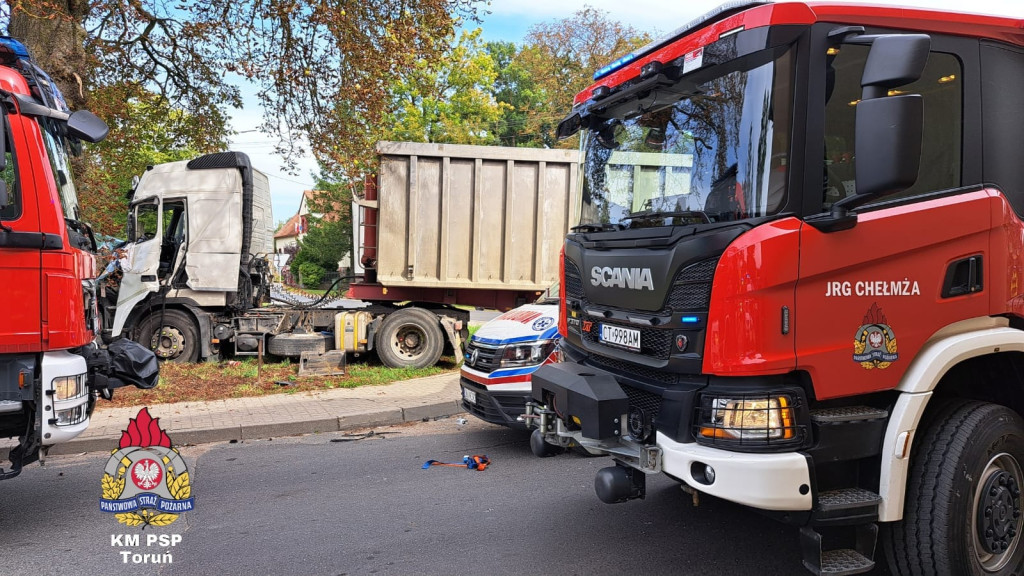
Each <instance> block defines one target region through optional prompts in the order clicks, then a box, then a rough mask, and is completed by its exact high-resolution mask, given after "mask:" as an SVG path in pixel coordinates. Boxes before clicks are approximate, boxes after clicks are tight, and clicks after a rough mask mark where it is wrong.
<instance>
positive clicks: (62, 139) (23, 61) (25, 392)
mask: <svg viewBox="0 0 1024 576" xmlns="http://www.w3.org/2000/svg"><path fill="white" fill-rule="evenodd" d="M0 104H2V105H0V175H2V179H0V437H4V438H18V443H17V445H16V446H15V447H14V448H13V449H12V450H11V452H10V456H9V457H10V461H11V466H10V468H8V469H7V470H6V471H3V470H0V480H2V479H6V478H11V477H13V476H16V475H18V473H19V472H20V471H21V468H22V466H23V465H24V464H27V463H30V462H33V461H35V460H38V459H39V458H40V456H41V455H45V453H46V450H47V449H48V448H49V447H50V446H53V445H55V444H59V443H61V442H66V441H68V440H70V439H72V438H74V437H75V436H77V435H78V434H80V433H81V432H83V431H84V430H85V429H86V428H87V427H88V425H89V417H90V415H91V413H92V409H93V406H94V404H95V402H96V400H97V398H98V397H99V396H101V395H102V396H104V397H107V398H109V397H110V394H111V392H112V390H113V389H114V388H117V387H119V386H123V385H125V384H133V385H136V386H139V387H142V388H149V387H152V386H154V385H155V384H156V380H157V364H156V357H155V356H154V355H153V353H152V352H150V351H149V350H148V349H146V348H143V347H142V346H139V345H138V344H135V343H134V342H130V341H128V340H119V341H116V342H113V343H111V344H110V345H109V346H100V345H99V344H98V343H97V341H96V336H97V335H99V334H100V324H99V322H100V315H99V311H98V308H97V298H96V296H97V288H96V282H95V278H96V260H95V253H96V240H95V237H94V235H93V233H92V230H91V229H90V228H89V226H88V225H86V224H85V223H83V222H82V221H81V220H80V216H79V206H78V199H77V197H76V194H75V186H74V181H73V178H72V174H71V163H70V154H71V153H73V152H74V151H76V150H80V149H81V142H82V141H85V142H99V141H100V140H102V139H103V138H104V137H105V136H106V135H107V126H106V124H104V123H103V121H102V120H100V119H99V118H98V117H96V116H95V115H93V114H92V113H90V112H88V111H84V110H81V111H76V112H70V111H69V110H68V107H67V105H66V103H65V100H64V98H63V96H62V95H61V93H60V91H59V90H58V89H57V86H56V85H55V84H54V83H53V82H52V81H51V79H50V78H49V77H48V76H47V75H46V73H45V72H44V71H43V70H41V69H40V68H39V67H37V66H36V65H35V64H34V63H33V62H32V60H31V58H30V56H29V53H28V50H27V49H26V48H25V46H24V45H23V44H21V43H20V42H18V41H17V40H14V39H12V38H7V37H0Z"/></svg>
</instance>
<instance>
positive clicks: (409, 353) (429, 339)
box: [376, 308, 444, 368]
mask: <svg viewBox="0 0 1024 576" xmlns="http://www.w3.org/2000/svg"><path fill="white" fill-rule="evenodd" d="M443 349H444V333H443V332H442V331H441V326H440V325H439V324H438V319H437V316H435V315H434V314H433V313H431V312H428V311H426V310H423V309H421V308H404V309H402V310H399V311H397V312H392V313H391V314H388V315H387V317H386V318H384V322H382V323H381V328H380V332H378V333H377V342H376V350H377V356H379V357H380V361H381V362H383V363H384V364H385V365H386V366H390V367H391V368H424V367H426V366H433V365H434V364H435V363H436V362H437V360H438V358H440V357H441V350H443Z"/></svg>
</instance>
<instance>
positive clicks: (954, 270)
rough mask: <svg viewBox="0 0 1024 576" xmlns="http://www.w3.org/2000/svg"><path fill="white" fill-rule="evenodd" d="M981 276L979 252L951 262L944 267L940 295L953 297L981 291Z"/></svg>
mask: <svg viewBox="0 0 1024 576" xmlns="http://www.w3.org/2000/svg"><path fill="white" fill-rule="evenodd" d="M983 276H984V275H983V273H982V266H981V254H978V255H975V256H969V257H967V258H963V259H961V260H957V261H956V262H953V263H952V264H950V265H949V268H947V269H946V280H945V282H943V283H942V297H943V298H953V297H956V296H963V295H964V294H974V293H975V292H981V290H982V289H983V288H984V286H983V282H982V278H983Z"/></svg>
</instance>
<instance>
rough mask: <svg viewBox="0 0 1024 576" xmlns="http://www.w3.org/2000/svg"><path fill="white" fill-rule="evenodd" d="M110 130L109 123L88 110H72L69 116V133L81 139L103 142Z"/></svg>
mask: <svg viewBox="0 0 1024 576" xmlns="http://www.w3.org/2000/svg"><path fill="white" fill-rule="evenodd" d="M109 132H110V128H108V127H107V123H106V122H104V121H103V120H101V119H100V117H99V116H97V115H95V114H93V113H92V112H89V111H88V110H78V111H76V112H72V114H71V116H69V117H68V133H69V134H70V135H71V136H73V137H75V138H78V139H80V140H85V141H86V142H91V143H93V144H95V143H97V142H102V141H103V139H104V138H106V137H107V133H109Z"/></svg>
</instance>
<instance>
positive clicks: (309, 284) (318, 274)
mask: <svg viewBox="0 0 1024 576" xmlns="http://www.w3.org/2000/svg"><path fill="white" fill-rule="evenodd" d="M298 270H299V278H300V279H301V280H302V286H303V287H304V288H319V287H320V283H321V282H323V280H324V273H325V272H326V271H325V270H324V269H323V268H322V267H320V266H319V265H317V264H314V263H313V262H303V263H301V264H299V265H298Z"/></svg>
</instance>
